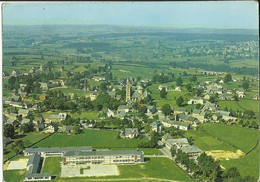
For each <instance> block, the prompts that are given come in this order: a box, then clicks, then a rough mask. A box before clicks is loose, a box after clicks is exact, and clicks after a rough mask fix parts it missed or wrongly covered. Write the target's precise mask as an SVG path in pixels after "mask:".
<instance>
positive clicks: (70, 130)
mask: <svg viewBox="0 0 260 182" xmlns="http://www.w3.org/2000/svg"><path fill="white" fill-rule="evenodd" d="M58 132H61V133H73V132H74V127H73V126H61V127H59V129H58Z"/></svg>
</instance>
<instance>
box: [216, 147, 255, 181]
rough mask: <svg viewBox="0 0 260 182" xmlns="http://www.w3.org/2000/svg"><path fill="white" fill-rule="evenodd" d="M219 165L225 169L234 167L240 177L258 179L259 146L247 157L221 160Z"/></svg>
mask: <svg viewBox="0 0 260 182" xmlns="http://www.w3.org/2000/svg"><path fill="white" fill-rule="evenodd" d="M220 163H221V164H222V165H223V166H224V167H225V168H226V169H228V168H231V167H233V166H236V167H237V168H238V170H239V172H240V174H241V175H242V176H248V175H251V176H254V177H255V178H256V179H258V177H259V145H258V147H256V149H254V150H253V151H252V152H251V153H249V154H248V155H246V156H244V157H242V158H240V159H230V160H221V161H220Z"/></svg>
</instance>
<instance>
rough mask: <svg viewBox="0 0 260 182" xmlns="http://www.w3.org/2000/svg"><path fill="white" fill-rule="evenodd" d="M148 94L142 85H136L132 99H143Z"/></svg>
mask: <svg viewBox="0 0 260 182" xmlns="http://www.w3.org/2000/svg"><path fill="white" fill-rule="evenodd" d="M147 96H148V92H147V91H146V90H145V91H144V90H143V87H141V86H138V87H137V89H136V90H135V92H134V93H133V95H132V101H133V102H136V101H138V102H139V101H141V100H143V99H145V98H146V97H147Z"/></svg>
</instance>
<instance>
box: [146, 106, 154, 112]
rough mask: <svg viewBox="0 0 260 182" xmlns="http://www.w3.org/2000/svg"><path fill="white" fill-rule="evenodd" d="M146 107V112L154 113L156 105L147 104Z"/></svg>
mask: <svg viewBox="0 0 260 182" xmlns="http://www.w3.org/2000/svg"><path fill="white" fill-rule="evenodd" d="M146 108H147V110H146V113H147V114H154V113H156V107H155V106H147V107H146Z"/></svg>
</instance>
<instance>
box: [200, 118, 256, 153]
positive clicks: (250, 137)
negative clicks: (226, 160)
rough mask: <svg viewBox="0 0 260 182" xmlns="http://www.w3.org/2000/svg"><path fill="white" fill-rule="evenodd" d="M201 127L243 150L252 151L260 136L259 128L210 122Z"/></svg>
mask: <svg viewBox="0 0 260 182" xmlns="http://www.w3.org/2000/svg"><path fill="white" fill-rule="evenodd" d="M200 127H201V130H202V131H205V132H207V133H208V134H210V135H212V136H213V137H215V138H217V139H221V140H223V141H224V142H226V143H230V144H232V145H233V146H235V147H237V148H239V149H241V150H242V151H243V152H248V151H250V150H251V149H252V148H253V147H254V146H255V145H256V143H257V141H258V138H259V131H258V130H254V129H248V128H242V127H238V126H230V125H224V124H211V123H208V124H204V125H202V126H200Z"/></svg>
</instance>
